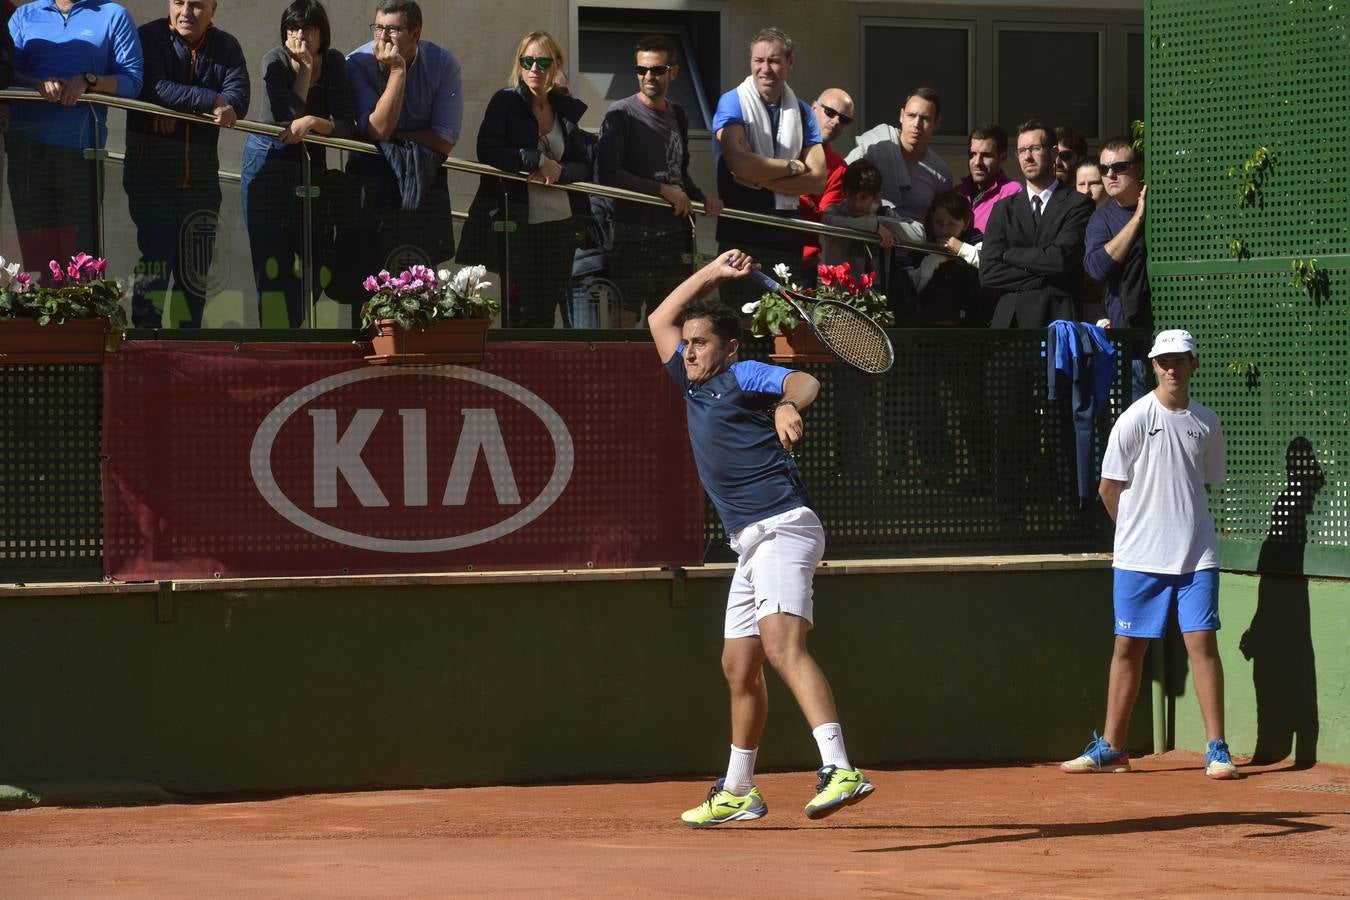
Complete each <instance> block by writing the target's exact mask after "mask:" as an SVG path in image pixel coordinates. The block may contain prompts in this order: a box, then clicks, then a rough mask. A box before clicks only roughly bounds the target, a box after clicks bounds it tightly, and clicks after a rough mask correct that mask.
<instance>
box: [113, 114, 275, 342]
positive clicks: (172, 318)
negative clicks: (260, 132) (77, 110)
mask: <svg viewBox="0 0 1350 900" xmlns="http://www.w3.org/2000/svg"><path fill="white" fill-rule="evenodd" d="M109 118H110V120H115V121H116V122H117V124H119V125H121V126H122V127H121V128H118V129H114V130H112V133H111V136H110V139H109V145H110V146H109V151H110V152H109V155H108V160H107V162H106V165H105V166H104V167H103V172H104V192H103V206H102V225H103V236H104V254H105V256H106V257H107V259H108V272H109V273H110V274H112V275H114V276H115V277H116V278H118V279H119V280H120V281H121V282H122V284H123V287H124V288H125V289H126V292H127V301H126V302H127V303H128V305H129V308H130V315H129V317H128V318H129V322H130V325H131V326H132V327H133V328H251V327H257V326H258V324H259V319H258V310H257V303H256V295H255V293H254V290H253V276H252V268H251V265H250V260H249V241H248V232H247V230H246V228H245V221H244V216H243V213H242V210H241V208H240V203H241V200H240V192H239V176H238V171H239V161H240V148H241V145H242V143H243V135H242V134H240V133H238V132H234V131H230V130H228V129H224V130H222V129H219V128H216V127H215V126H213V125H208V124H204V123H201V122H189V121H185V120H181V119H174V118H172V117H168V116H157V115H153V114H149V113H143V112H139V111H127V112H124V111H122V110H110V111H109ZM119 144H120V146H119Z"/></svg>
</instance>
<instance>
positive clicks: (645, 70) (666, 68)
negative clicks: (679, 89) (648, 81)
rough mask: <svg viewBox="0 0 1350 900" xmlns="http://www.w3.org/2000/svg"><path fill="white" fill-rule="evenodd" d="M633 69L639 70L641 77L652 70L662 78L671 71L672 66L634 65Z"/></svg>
mask: <svg viewBox="0 0 1350 900" xmlns="http://www.w3.org/2000/svg"><path fill="white" fill-rule="evenodd" d="M633 71H635V72H637V73H638V76H639V77H641V76H644V75H646V74H647V73H648V72H651V73H652V74H653V75H655V76H656V77H657V78H660V77H661V76H662V75H664V74H666V73H667V72H669V71H670V66H633Z"/></svg>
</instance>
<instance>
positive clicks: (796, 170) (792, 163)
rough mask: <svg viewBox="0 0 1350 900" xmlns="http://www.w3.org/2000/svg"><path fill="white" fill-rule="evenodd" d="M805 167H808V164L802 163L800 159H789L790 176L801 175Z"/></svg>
mask: <svg viewBox="0 0 1350 900" xmlns="http://www.w3.org/2000/svg"><path fill="white" fill-rule="evenodd" d="M805 169H806V166H804V165H802V163H801V161H800V160H796V159H789V160H788V175H789V176H792V175H800V174H801V173H802V172H803V171H804V170H805Z"/></svg>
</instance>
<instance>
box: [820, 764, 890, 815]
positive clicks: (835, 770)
mask: <svg viewBox="0 0 1350 900" xmlns="http://www.w3.org/2000/svg"><path fill="white" fill-rule="evenodd" d="M816 777H817V778H818V779H819V781H818V782H817V783H816V796H815V799H814V800H812V801H811V802H810V803H808V804H806V817H807V818H808V819H823V818H825V817H826V816H828V815H830V814H831V813H834V812H838V811H839V810H841V809H843V808H844V807H845V806H851V805H852V804H854V803H858V802H859V801H861V800H862V799H863V798H865V797H866V796H867V795H868V794H870V793H872V791H874V790H876V788H875V787H874V786H873V785H872V782H870V781H868V780H867V776H866V775H864V774H863V773H862V770H861V769H841V768H839V767H838V766H821V767H820V769H819V770H818V771H817V772H816Z"/></svg>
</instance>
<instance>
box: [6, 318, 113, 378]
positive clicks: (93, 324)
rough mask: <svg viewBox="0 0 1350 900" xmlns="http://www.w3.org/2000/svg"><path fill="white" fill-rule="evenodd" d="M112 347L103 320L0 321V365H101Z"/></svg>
mask: <svg viewBox="0 0 1350 900" xmlns="http://www.w3.org/2000/svg"><path fill="white" fill-rule="evenodd" d="M115 346H116V339H115V337H114V335H113V333H112V329H111V328H110V327H109V325H108V320H107V319H106V318H98V319H67V320H66V321H64V322H60V323H52V324H50V325H39V324H38V321H37V319H0V365H29V366H31V365H41V364H69V363H75V364H78V365H94V366H99V365H102V364H103V354H104V352H105V351H108V350H111V349H113V348H114V347H115Z"/></svg>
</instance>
